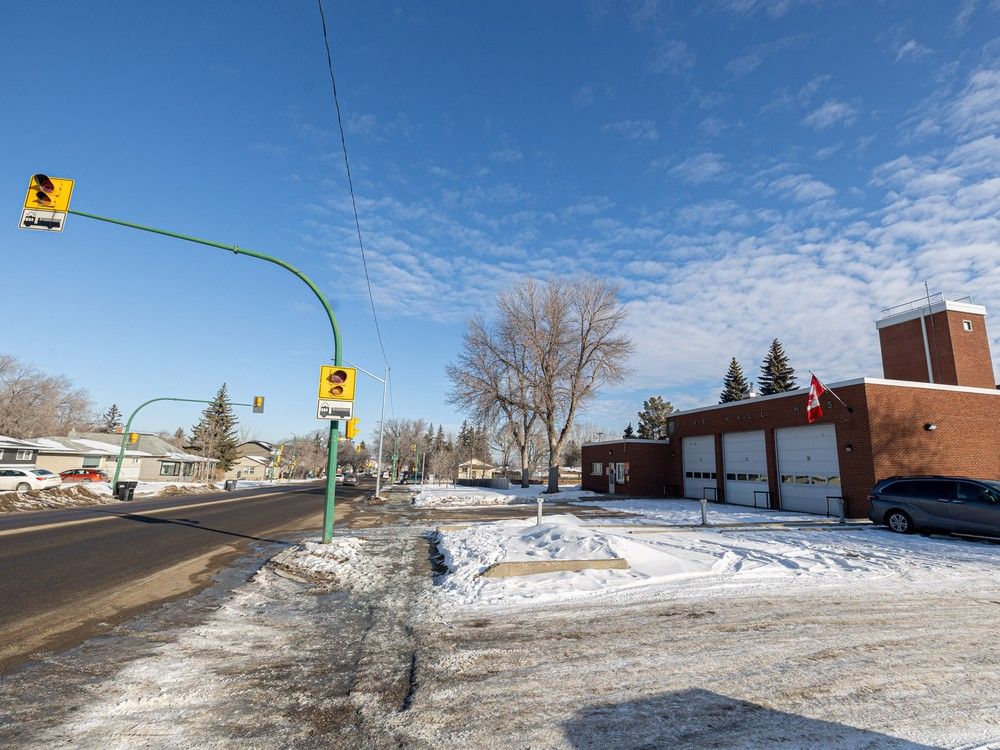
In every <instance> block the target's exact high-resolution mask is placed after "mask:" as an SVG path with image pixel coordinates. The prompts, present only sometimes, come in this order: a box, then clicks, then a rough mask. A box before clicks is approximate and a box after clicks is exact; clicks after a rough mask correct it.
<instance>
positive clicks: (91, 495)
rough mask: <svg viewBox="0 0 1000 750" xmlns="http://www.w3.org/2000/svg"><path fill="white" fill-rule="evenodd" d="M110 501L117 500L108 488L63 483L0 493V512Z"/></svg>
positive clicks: (66, 506) (72, 506)
mask: <svg viewBox="0 0 1000 750" xmlns="http://www.w3.org/2000/svg"><path fill="white" fill-rule="evenodd" d="M106 486H107V485H105V487H106ZM112 502H117V500H114V499H113V498H112V497H111V490H110V488H109V489H108V491H107V493H105V492H103V491H101V489H100V487H98V486H97V485H95V484H87V485H79V484H64V485H62V486H61V487H53V488H51V489H47V490H31V491H29V492H3V493H0V513H15V512H19V511H22V512H23V511H30V510H47V509H50V508H74V507H78V506H81V505H102V504H105V503H112Z"/></svg>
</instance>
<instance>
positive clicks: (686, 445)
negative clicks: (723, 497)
mask: <svg viewBox="0 0 1000 750" xmlns="http://www.w3.org/2000/svg"><path fill="white" fill-rule="evenodd" d="M681 456H682V461H683V466H684V497H689V498H692V499H694V500H700V499H702V498H703V497H705V498H708V499H709V500H714V499H715V497H716V492H717V490H716V488H717V487H718V483H717V478H716V471H715V466H716V465H715V436H714V435H701V436H699V437H686V438H683V439H682V440H681Z"/></svg>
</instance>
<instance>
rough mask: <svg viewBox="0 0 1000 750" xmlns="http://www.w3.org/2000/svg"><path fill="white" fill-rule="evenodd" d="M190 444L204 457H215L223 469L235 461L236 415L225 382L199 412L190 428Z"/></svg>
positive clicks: (226, 468) (236, 443) (226, 469)
mask: <svg viewBox="0 0 1000 750" xmlns="http://www.w3.org/2000/svg"><path fill="white" fill-rule="evenodd" d="M191 444H192V445H193V446H194V447H195V448H196V449H197V450H198V452H199V453H200V454H201V455H202V456H204V457H205V458H214V459H217V460H218V461H219V467H220V468H221V469H222V470H223V471H228V470H229V468H230V467H231V466H232V465H233V464H234V463H235V462H236V459H237V454H236V448H237V445H238V442H237V439H236V415H235V414H234V413H233V408H232V407H231V406H230V405H229V391H228V390H227V389H226V384H225V383H223V384H222V386H221V387H220V388H219V391H218V393H216V394H215V398H214V399H213V400H212V403H210V404H209V405H208V406H206V407H205V410H204V411H203V412H202V413H201V420H200V421H199V422H198V424H196V425H195V426H194V428H192V430H191Z"/></svg>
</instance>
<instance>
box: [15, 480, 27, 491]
mask: <svg viewBox="0 0 1000 750" xmlns="http://www.w3.org/2000/svg"><path fill="white" fill-rule="evenodd" d="M14 489H16V490H17V491H18V492H27V491H28V490H30V489H31V485H30V484H28V483H27V482H21V483H20V484H19V485H17V487H15V488H14Z"/></svg>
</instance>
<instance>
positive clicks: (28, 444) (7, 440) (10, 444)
mask: <svg viewBox="0 0 1000 750" xmlns="http://www.w3.org/2000/svg"><path fill="white" fill-rule="evenodd" d="M40 447H41V446H40V445H39V444H38V443H36V442H32V441H30V440H21V439H19V438H12V437H7V436H6V435H0V449H3V448H17V449H20V450H38V449H39V448H40Z"/></svg>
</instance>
